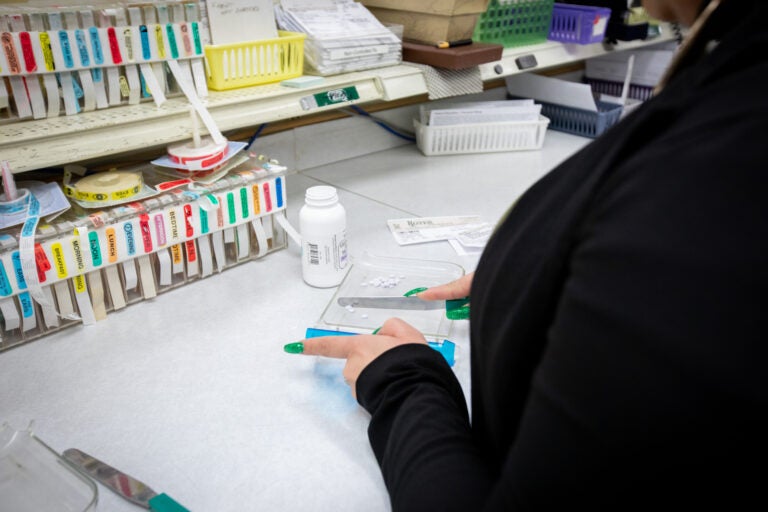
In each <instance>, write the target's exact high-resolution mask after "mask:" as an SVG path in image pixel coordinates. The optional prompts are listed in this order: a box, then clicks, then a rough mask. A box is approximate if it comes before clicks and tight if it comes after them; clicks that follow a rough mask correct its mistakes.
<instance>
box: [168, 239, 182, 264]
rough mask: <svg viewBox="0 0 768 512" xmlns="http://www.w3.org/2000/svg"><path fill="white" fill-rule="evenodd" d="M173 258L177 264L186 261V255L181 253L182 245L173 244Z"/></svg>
mask: <svg viewBox="0 0 768 512" xmlns="http://www.w3.org/2000/svg"><path fill="white" fill-rule="evenodd" d="M171 259H172V260H173V263H174V264H176V265H178V264H180V263H183V262H184V257H183V256H182V254H181V245H179V244H176V245H173V246H171Z"/></svg>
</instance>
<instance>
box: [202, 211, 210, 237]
mask: <svg viewBox="0 0 768 512" xmlns="http://www.w3.org/2000/svg"><path fill="white" fill-rule="evenodd" d="M208 231H210V229H209V228H208V212H206V211H205V210H203V208H202V207H201V208H200V232H201V233H203V234H205V233H207V232H208Z"/></svg>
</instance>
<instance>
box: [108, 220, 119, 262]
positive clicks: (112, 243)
mask: <svg viewBox="0 0 768 512" xmlns="http://www.w3.org/2000/svg"><path fill="white" fill-rule="evenodd" d="M106 233H107V259H108V260H109V262H110V263H116V262H117V233H115V228H107V230H106Z"/></svg>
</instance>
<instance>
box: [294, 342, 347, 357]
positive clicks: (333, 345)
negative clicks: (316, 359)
mask: <svg viewBox="0 0 768 512" xmlns="http://www.w3.org/2000/svg"><path fill="white" fill-rule="evenodd" d="M355 337H356V336H320V337H318V338H307V339H305V340H303V341H301V342H300V343H301V344H302V346H303V349H302V351H301V353H302V354H307V355H310V356H324V357H333V358H336V359H347V358H348V357H349V355H350V354H351V353H352V348H353V346H354V343H355V340H354V338H355Z"/></svg>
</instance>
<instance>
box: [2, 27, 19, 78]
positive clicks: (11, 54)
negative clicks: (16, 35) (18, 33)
mask: <svg viewBox="0 0 768 512" xmlns="http://www.w3.org/2000/svg"><path fill="white" fill-rule="evenodd" d="M0 41H2V44H3V52H5V60H6V62H7V63H8V70H9V71H10V72H11V73H13V74H15V75H17V74H19V73H21V72H22V69H21V62H20V61H19V57H18V55H17V54H16V46H15V45H14V44H13V36H12V35H11V33H10V32H3V34H2V36H0Z"/></svg>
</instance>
